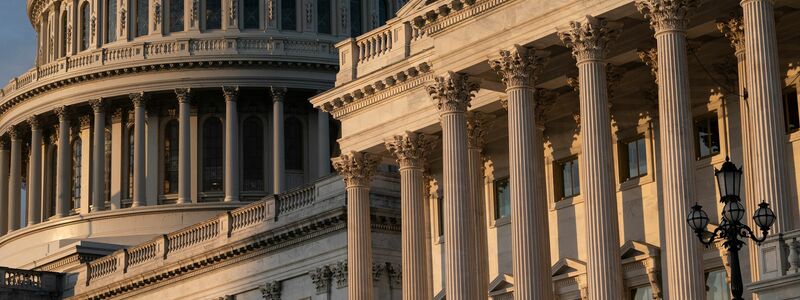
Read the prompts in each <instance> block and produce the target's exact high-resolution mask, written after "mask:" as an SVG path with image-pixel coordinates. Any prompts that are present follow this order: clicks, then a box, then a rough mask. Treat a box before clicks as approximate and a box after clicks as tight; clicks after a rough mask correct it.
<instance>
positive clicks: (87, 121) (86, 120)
mask: <svg viewBox="0 0 800 300" xmlns="http://www.w3.org/2000/svg"><path fill="white" fill-rule="evenodd" d="M78 124H80V126H81V127H80V128H81V130H84V129H89V128H91V127H92V116H91V115H82V116H80V117H78Z"/></svg>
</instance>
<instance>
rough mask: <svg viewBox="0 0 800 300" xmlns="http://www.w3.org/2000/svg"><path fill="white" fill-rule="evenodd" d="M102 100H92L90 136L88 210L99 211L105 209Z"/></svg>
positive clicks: (104, 130) (103, 112)
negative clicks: (90, 183) (92, 113)
mask: <svg viewBox="0 0 800 300" xmlns="http://www.w3.org/2000/svg"><path fill="white" fill-rule="evenodd" d="M102 101H103V100H100V99H97V100H92V101H91V104H92V109H93V110H94V126H93V127H92V128H93V129H94V134H92V164H91V165H92V174H91V177H92V195H91V197H92V206H91V207H90V210H91V211H93V212H95V211H101V210H105V207H106V203H105V202H106V201H105V198H106V183H105V179H106V163H105V162H106V159H105V156H106V151H105V148H106V147H105V143H106V112H105V108H104V107H103V106H104V103H103V102H102Z"/></svg>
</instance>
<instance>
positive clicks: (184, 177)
mask: <svg viewBox="0 0 800 300" xmlns="http://www.w3.org/2000/svg"><path fill="white" fill-rule="evenodd" d="M175 95H176V96H177V98H178V204H184V203H191V202H192V195H191V193H192V182H191V176H192V165H191V163H190V162H189V158H190V147H191V136H190V133H189V127H190V126H189V125H190V124H189V111H190V110H191V102H192V91H191V89H175Z"/></svg>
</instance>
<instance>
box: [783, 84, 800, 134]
mask: <svg viewBox="0 0 800 300" xmlns="http://www.w3.org/2000/svg"><path fill="white" fill-rule="evenodd" d="M797 101H798V99H797V89H795V88H794V87H792V89H790V90H787V91H786V92H784V93H783V108H784V109H783V110H784V114H786V117H785V119H786V120H785V121H786V132H795V131H797V129H798V128H800V115H798V113H799V112H798V107H797Z"/></svg>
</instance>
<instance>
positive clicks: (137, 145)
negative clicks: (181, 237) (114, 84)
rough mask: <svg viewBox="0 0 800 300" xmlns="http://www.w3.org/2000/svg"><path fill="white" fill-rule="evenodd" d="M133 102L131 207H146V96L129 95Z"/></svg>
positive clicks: (141, 94) (140, 94) (138, 94)
mask: <svg viewBox="0 0 800 300" xmlns="http://www.w3.org/2000/svg"><path fill="white" fill-rule="evenodd" d="M130 98H131V101H132V102H133V197H132V198H133V199H131V200H132V201H131V207H140V206H145V205H147V200H146V195H147V194H146V193H147V191H146V189H147V185H146V182H145V180H146V179H145V153H144V146H145V145H144V143H145V141H144V132H145V126H146V124H145V111H144V109H145V104H146V102H147V98H148V97H147V95H146V94H145V93H144V92H142V93H134V94H131V95H130Z"/></svg>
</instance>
